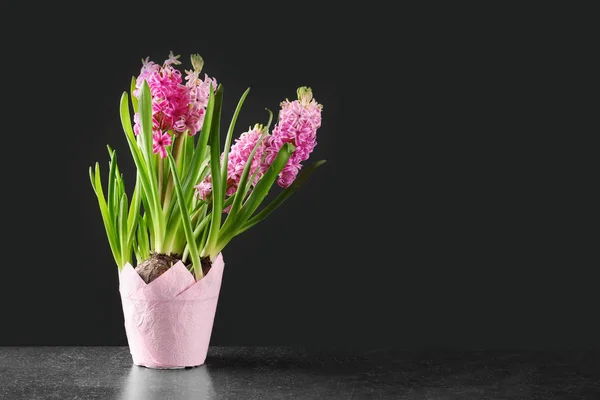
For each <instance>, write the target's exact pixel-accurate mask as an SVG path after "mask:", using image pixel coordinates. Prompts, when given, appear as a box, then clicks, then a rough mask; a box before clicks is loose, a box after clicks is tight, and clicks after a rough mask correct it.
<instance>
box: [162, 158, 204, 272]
mask: <svg viewBox="0 0 600 400" xmlns="http://www.w3.org/2000/svg"><path fill="white" fill-rule="evenodd" d="M167 157H168V158H169V164H170V165H171V172H172V173H173V184H174V186H175V194H176V195H177V201H178V203H179V208H180V209H181V212H182V216H181V222H182V223H183V230H184V232H185V237H186V240H187V244H188V246H189V249H190V256H191V258H192V268H193V269H194V273H195V275H196V280H200V279H201V278H202V276H203V275H202V264H201V263H200V256H199V254H198V247H197V246H196V241H195V240H194V232H193V231H192V224H191V223H190V217H189V214H188V210H187V205H186V204H185V198H184V197H183V189H182V188H181V182H180V181H179V174H177V166H176V165H175V159H173V154H171V152H170V151H167Z"/></svg>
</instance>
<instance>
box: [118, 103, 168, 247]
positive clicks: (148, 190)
mask: <svg viewBox="0 0 600 400" xmlns="http://www.w3.org/2000/svg"><path fill="white" fill-rule="evenodd" d="M121 124H122V126H123V130H124V132H125V137H126V138H127V143H128V145H129V149H130V150H131V155H132V157H133V161H134V163H135V166H136V168H137V171H138V172H139V174H140V180H141V183H142V189H143V191H144V194H145V196H142V197H143V198H144V199H146V200H147V201H146V202H147V203H148V204H144V207H145V210H146V212H148V213H149V214H151V222H152V224H153V225H154V226H153V227H152V228H151V232H152V234H153V238H154V242H155V243H157V242H159V241H161V240H163V235H164V233H163V232H164V222H163V221H164V218H163V215H162V212H161V208H160V204H159V201H158V193H157V190H156V180H155V179H154V177H151V176H150V169H149V168H148V165H147V163H146V160H145V158H144V156H143V153H142V151H141V150H140V147H139V146H138V143H137V141H136V138H135V136H134V133H133V127H132V126H131V117H130V114H129V105H128V99H127V93H126V92H123V95H122V96H121Z"/></svg>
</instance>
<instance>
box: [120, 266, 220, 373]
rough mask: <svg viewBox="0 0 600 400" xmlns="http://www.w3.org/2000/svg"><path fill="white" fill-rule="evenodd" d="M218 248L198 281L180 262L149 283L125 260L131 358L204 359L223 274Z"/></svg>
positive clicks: (171, 364)
mask: <svg viewBox="0 0 600 400" xmlns="http://www.w3.org/2000/svg"><path fill="white" fill-rule="evenodd" d="M224 265H225V264H224V262H223V256H222V254H219V255H218V256H217V258H216V259H215V261H214V262H213V264H212V267H211V268H210V270H209V272H208V273H207V274H206V275H205V276H204V277H203V278H202V279H200V280H199V281H198V282H196V280H195V279H194V276H193V275H192V273H191V272H190V271H188V269H187V268H186V267H185V265H184V264H183V263H182V262H178V263H176V264H175V265H173V266H172V267H171V268H169V269H168V270H167V271H166V272H165V273H163V274H162V275H161V276H159V277H158V278H156V279H155V280H153V281H152V282H150V283H148V284H147V283H146V282H144V281H143V280H142V278H141V277H140V276H139V275H138V273H137V272H136V271H135V270H134V268H133V267H132V266H131V265H130V264H127V265H126V266H125V267H123V269H122V270H121V272H120V273H119V292H120V294H121V302H122V304H123V316H124V319H125V333H126V335H127V342H128V344H129V351H130V352H131V357H132V359H133V363H134V364H136V365H139V366H143V367H148V368H158V369H175V368H186V367H196V366H199V365H202V364H203V363H204V361H205V360H206V354H207V352H208V345H209V342H210V336H211V333H212V327H213V322H214V318H215V312H216V309H217V300H218V298H219V291H220V289H221V280H222V277H223V267H224Z"/></svg>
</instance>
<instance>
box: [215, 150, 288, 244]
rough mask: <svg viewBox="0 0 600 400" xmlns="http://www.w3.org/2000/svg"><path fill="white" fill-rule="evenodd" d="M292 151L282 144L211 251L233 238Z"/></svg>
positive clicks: (265, 194) (264, 194) (270, 185)
mask: <svg viewBox="0 0 600 400" xmlns="http://www.w3.org/2000/svg"><path fill="white" fill-rule="evenodd" d="M294 149H295V147H294V145H292V144H291V143H284V144H283V146H282V147H281V149H279V152H278V153H277V156H275V159H274V160H273V163H271V165H270V166H269V168H268V169H267V171H266V172H265V173H264V175H263V176H262V177H261V178H260V180H259V181H258V183H257V184H256V186H255V187H254V189H253V190H252V192H251V193H250V196H248V200H246V202H245V203H244V205H243V206H242V207H241V209H240V211H239V213H238V214H237V215H236V216H235V219H234V220H233V221H232V222H231V224H230V225H229V226H227V227H226V228H224V229H223V231H222V235H221V238H220V240H219V245H218V246H215V247H216V248H215V249H213V251H218V250H220V249H222V248H223V247H224V245H225V244H226V243H227V242H228V241H229V240H231V239H232V238H233V237H234V236H235V234H236V232H237V230H238V229H239V228H241V227H242V226H243V225H244V224H245V223H246V221H247V220H248V219H249V218H250V217H251V216H252V214H253V213H254V211H256V209H257V208H258V206H259V205H260V203H261V202H262V201H263V200H264V198H265V197H266V196H267V194H268V193H269V190H270V189H271V187H272V186H273V184H274V183H275V180H276V179H277V177H278V176H279V173H280V172H281V170H282V169H283V167H285V165H286V164H287V162H288V160H289V158H290V156H291V155H292V152H293V151H294ZM240 182H241V180H240ZM234 205H235V200H234Z"/></svg>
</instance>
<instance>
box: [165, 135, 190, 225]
mask: <svg viewBox="0 0 600 400" xmlns="http://www.w3.org/2000/svg"><path fill="white" fill-rule="evenodd" d="M183 135H187V133H186V132H183V133H180V134H179V136H177V137H176V138H175V146H174V147H173V157H174V158H175V164H176V165H177V166H179V164H181V161H180V160H181V154H182V153H183V152H182V149H183V143H184V142H185V140H184V136H183ZM173 189H174V187H173V175H172V174H169V181H168V183H167V191H166V193H165V201H164V203H163V214H164V215H165V217H166V216H167V213H168V212H169V207H170V206H171V199H172V197H173Z"/></svg>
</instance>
